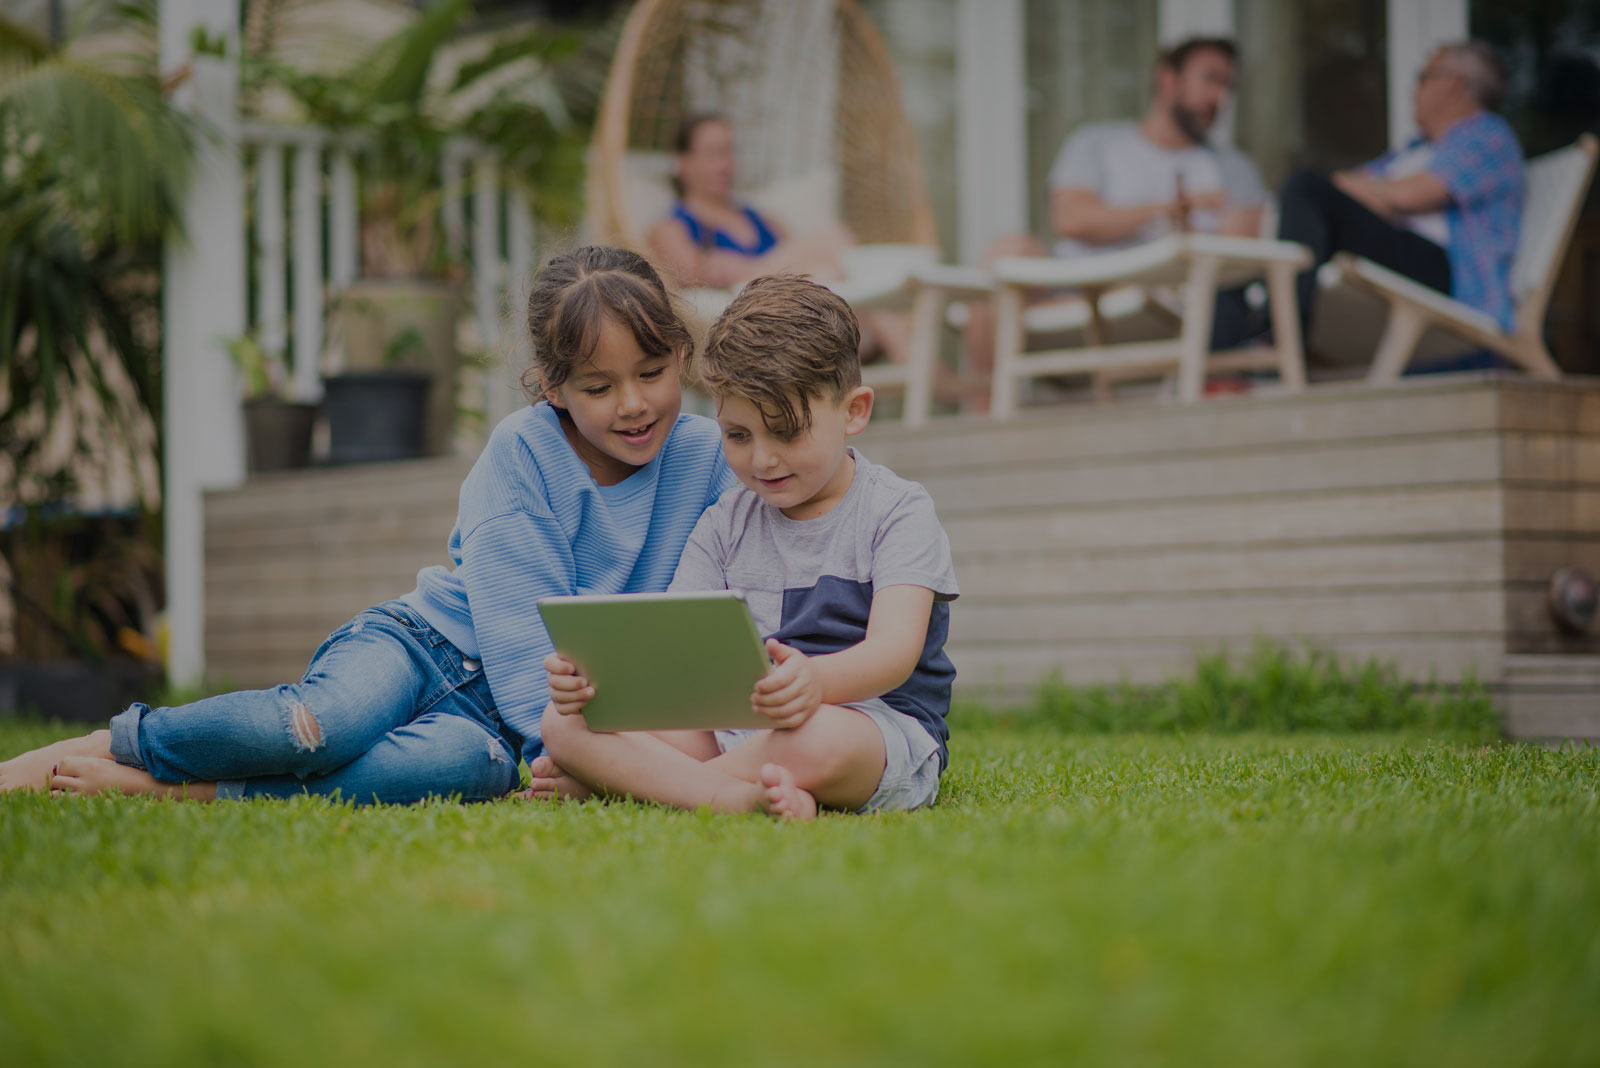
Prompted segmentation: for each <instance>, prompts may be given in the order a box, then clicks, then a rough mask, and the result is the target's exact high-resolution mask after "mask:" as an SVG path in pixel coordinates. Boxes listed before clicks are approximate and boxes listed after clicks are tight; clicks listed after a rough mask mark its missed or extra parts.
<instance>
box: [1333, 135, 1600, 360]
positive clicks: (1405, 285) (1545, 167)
mask: <svg viewBox="0 0 1600 1068" xmlns="http://www.w3.org/2000/svg"><path fill="white" fill-rule="evenodd" d="M1597 155H1600V143H1597V142H1596V140H1595V137H1594V135H1592V134H1584V135H1583V136H1582V137H1580V138H1578V140H1577V143H1575V144H1573V145H1569V146H1568V147H1566V148H1563V149H1558V150H1557V151H1555V152H1549V153H1546V154H1545V155H1543V156H1540V157H1539V158H1538V159H1536V160H1533V161H1531V162H1530V163H1529V164H1528V171H1527V179H1528V198H1527V202H1526V206H1525V207H1524V208H1523V212H1522V232H1521V234H1520V236H1519V238H1518V240H1517V253H1516V259H1515V260H1514V261H1513V264H1512V268H1511V295H1512V299H1513V300H1514V301H1515V303H1516V325H1515V326H1514V328H1513V329H1512V330H1511V331H1510V332H1507V331H1505V330H1503V329H1502V328H1501V327H1500V324H1499V323H1497V322H1496V321H1495V320H1494V319H1493V318H1491V317H1490V316H1488V315H1486V314H1485V313H1483V312H1481V311H1479V310H1478V309H1476V308H1472V307H1469V306H1467V305H1465V304H1462V303H1461V302H1460V301H1457V300H1452V299H1451V298H1449V297H1447V296H1445V295H1444V294H1442V293H1439V292H1437V291H1436V290H1432V289H1429V288H1428V287H1427V286H1424V285H1421V284H1419V283H1417V282H1414V281H1412V280H1411V279H1409V278H1407V277H1405V276H1404V275H1401V274H1398V273H1396V272H1394V271H1391V270H1388V269H1387V268H1384V267H1380V266H1378V265H1377V264H1376V263H1373V262H1372V261H1371V260H1367V259H1362V258H1361V257H1358V256H1352V255H1349V254H1344V253H1342V254H1340V255H1339V256H1336V257H1335V258H1334V261H1335V263H1336V264H1337V266H1338V268H1339V273H1340V275H1341V276H1342V278H1343V280H1344V281H1346V282H1348V283H1350V284H1351V285H1353V286H1356V287H1358V288H1360V289H1364V290H1366V291H1367V292H1369V293H1372V294H1374V295H1376V296H1377V297H1379V298H1381V299H1383V300H1385V301H1387V302H1388V304H1389V320H1388V326H1387V327H1386V328H1385V329H1384V332H1383V337H1382V339H1381V340H1380V341H1379V342H1378V349H1377V354H1376V355H1375V356H1374V357H1373V360H1372V368H1371V370H1370V371H1369V372H1368V374H1367V381H1369V382H1371V383H1373V384H1375V385H1377V384H1381V383H1386V382H1393V381H1394V380H1395V379H1397V378H1399V377H1400V374H1401V372H1403V371H1404V370H1405V368H1406V364H1408V363H1410V362H1411V358H1412V356H1413V355H1414V354H1415V352H1416V351H1417V345H1418V343H1419V342H1420V341H1421V340H1422V337H1423V335H1424V334H1425V333H1427V332H1428V330H1429V329H1430V328H1433V329H1437V330H1440V331H1443V332H1445V333H1448V334H1452V335H1454V336H1456V337H1458V338H1461V339H1462V340H1464V341H1467V342H1469V343H1471V344H1473V345H1477V346H1481V347H1482V348H1485V349H1488V350H1490V351H1491V352H1495V353H1498V354H1499V355H1501V356H1504V357H1505V358H1507V359H1509V360H1511V361H1513V362H1514V363H1516V364H1518V365H1519V366H1520V367H1522V368H1523V369H1524V370H1526V371H1527V372H1528V373H1529V374H1531V375H1533V376H1535V377H1536V378H1559V377H1560V376H1561V370H1560V368H1558V367H1557V366H1556V363H1555V361H1554V360H1553V359H1551V358H1550V351H1549V350H1548V349H1547V348H1545V344H1544V336H1543V330H1544V312H1545V307H1546V305H1548V304H1549V303H1550V291H1551V290H1552V289H1553V288H1554V287H1555V280H1556V272H1557V271H1558V270H1559V269H1560V267H1561V260H1562V257H1563V256H1564V255H1565V254H1566V250H1567V244H1568V242H1570V241H1571V240H1572V231H1573V227H1574V226H1576V224H1577V221H1578V213H1579V211H1580V210H1581V209H1582V207H1583V200H1584V194H1585V193H1587V191H1588V189H1589V179H1590V177H1591V175H1592V174H1593V173H1594V167H1595V160H1596V157H1597Z"/></svg>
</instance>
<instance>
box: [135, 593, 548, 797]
mask: <svg viewBox="0 0 1600 1068" xmlns="http://www.w3.org/2000/svg"><path fill="white" fill-rule="evenodd" d="M521 748H522V739H521V738H520V737H518V736H517V734H516V733H515V732H514V731H512V730H511V729H510V728H508V727H507V726H506V725H505V723H504V722H503V721H502V720H501V719H500V715H499V713H498V712H496V711H495V705H494V697H493V696H492V695H491V694H490V693H489V683H488V681H487V680H486V679H485V678H484V674H483V667H482V666H481V665H480V664H479V663H478V662H477V661H475V660H470V659H467V658H466V657H464V656H463V655H462V653H461V651H460V650H459V649H457V648H456V647H455V646H454V645H452V644H451V643H450V642H449V641H448V640H447V639H446V638H445V637H444V635H442V634H440V633H439V632H438V631H437V630H434V629H433V627H431V626H430V625H429V624H428V623H427V622H426V621H425V620H423V618H422V617H421V616H419V615H418V614H417V613H416V611H415V610H414V609H412V608H411V607H410V606H408V605H406V604H404V603H402V602H400V601H386V602H384V603H383V604H381V605H378V606H377V607H376V608H369V609H367V610H366V611H365V612H362V613H361V614H360V615H358V616H356V617H355V618H354V619H352V620H351V621H350V622H348V623H346V624H345V625H344V626H342V627H340V628H339V629H338V630H336V631H334V632H333V633H332V634H330V635H328V639H327V641H325V642H323V643H322V647H321V648H320V649H318V650H317V651H316V654H315V655H313V656H312V658H311V666H310V667H308V668H307V669H306V674H305V678H303V679H302V680H301V681H300V682H298V683H295V684H293V685H285V686H276V687H274V688H272V689H270V690H243V691H240V692H238V693H228V694H222V695H221V696H218V697H209V698H207V699H205V700H204V701H196V702H194V703H193V704H188V705H180V706H178V707H176V708H151V707H150V706H149V705H145V704H135V705H133V706H131V707H129V708H128V709H127V711H125V712H123V713H121V714H120V715H118V716H116V717H115V718H114V719H112V721H111V755H112V756H113V757H114V758H115V759H116V760H117V762H118V763H121V764H128V765H131V766H133V767H136V768H143V769H144V770H146V771H148V772H149V773H150V774H151V775H152V776H153V777H155V778H156V779H158V780H160V781H162V782H215V783H216V784H217V797H218V798H223V797H231V798H245V797H286V796H290V795H293V794H302V793H308V794H335V793H336V794H338V795H340V796H341V797H343V798H344V799H346V800H350V801H355V802H356V803H358V804H369V803H409V802H413V801H420V800H422V799H423V798H425V797H447V796H457V797H460V798H462V799H463V800H469V801H478V800H487V799H489V798H494V797H499V796H501V795H502V794H505V793H506V792H507V791H509V790H511V789H512V788H513V787H515V786H516V785H517V778H518V773H517V757H516V754H517V753H518V752H520V751H521Z"/></svg>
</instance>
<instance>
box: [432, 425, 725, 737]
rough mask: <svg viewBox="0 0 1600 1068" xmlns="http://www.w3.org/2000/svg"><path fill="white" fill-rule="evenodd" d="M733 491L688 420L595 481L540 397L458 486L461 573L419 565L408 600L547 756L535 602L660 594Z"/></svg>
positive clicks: (453, 552)
mask: <svg viewBox="0 0 1600 1068" xmlns="http://www.w3.org/2000/svg"><path fill="white" fill-rule="evenodd" d="M734 482H735V479H734V476H733V472H731V471H730V470H728V465H727V462H726V461H725V460H724V459H723V457H722V449H721V435H720V433H719V431H718V429H717V424H716V423H713V422H712V421H711V420H709V419H706V418H703V417H701V416H697V415H680V416H679V417H678V422H677V423H676V425H674V426H673V428H672V432H671V433H670V434H669V435H668V436H667V441H666V444H665V445H663V446H662V448H661V452H660V453H658V454H657V455H656V458H655V459H654V460H652V461H650V463H648V464H646V465H645V466H644V467H641V468H640V469H639V470H638V471H635V472H634V473H633V474H632V475H629V476H628V477H627V478H626V479H625V480H623V481H622V482H619V483H618V484H617V485H615V486H597V485H596V484H595V481H594V478H593V477H592V476H591V475H590V474H589V468H588V466H587V465H585V464H584V462H583V461H582V460H581V459H579V458H578V455H577V454H576V453H574V452H573V451H572V446H571V445H570V444H569V443H568V441H567V438H566V435H565V434H563V433H562V430H561V422H560V418H559V416H557V414H556V411H555V409H554V408H552V407H551V406H550V405H549V404H548V403H545V402H542V401H541V402H540V403H538V404H534V405H531V406H529V407H527V408H524V409H522V410H521V411H518V412H515V413H513V414H512V415H510V416H507V417H506V418H505V419H504V420H503V421H502V422H501V423H500V425H499V426H497V427H495V430H494V433H493V434H492V435H491V436H490V438H489V443H488V445H486V446H485V447H484V450H483V454H482V455H481V456H479V457H478V462H477V463H475V464H473V465H472V470H471V472H469V473H468V475H467V477H466V480H465V481H464V482H462V483H461V503H460V511H459V513H458V515H457V517H456V526H455V529H454V530H453V531H451V532H450V558H451V560H453V561H454V562H455V568H454V569H453V570H452V569H451V568H448V567H444V566H436V567H428V568H424V569H423V570H422V571H420V572H419V573H418V574H417V588H416V589H415V590H413V591H412V592H410V593H408V594H407V595H406V596H405V598H404V600H405V602H406V603H407V604H409V605H410V606H411V607H412V608H414V609H416V610H417V611H418V612H420V613H422V615H423V616H424V617H426V619H427V620H428V622H429V623H431V624H433V626H434V627H435V628H437V629H438V630H439V632H440V633H442V634H443V635H444V636H445V637H446V638H448V639H450V641H451V642H452V643H453V644H454V645H455V646H456V647H457V648H458V649H460V650H461V651H462V652H463V653H465V654H466V655H467V656H469V657H472V658H474V659H477V660H480V661H482V663H483V670H484V672H485V673H486V674H487V676H488V679H489V689H490V690H491V691H492V692H493V693H494V699H495V704H496V706H497V707H498V709H499V711H500V715H501V716H502V717H504V719H505V721H506V723H507V725H508V726H510V727H511V729H512V730H514V731H516V732H517V733H518V734H520V735H522V736H523V738H524V739H526V742H525V744H524V746H523V755H524V756H525V757H526V758H527V759H529V760H532V759H533V758H534V757H536V756H538V755H539V754H540V753H542V752H543V751H544V743H543V741H542V738H541V732H540V729H539V720H540V718H541V717H542V716H543V714H544V706H545V704H546V702H547V701H548V694H547V691H546V683H545V672H544V658H545V656H546V655H547V654H549V653H550V652H551V645H550V638H549V636H548V635H547V634H546V633H545V629H544V624H543V623H541V622H540V620H539V612H538V609H537V608H536V607H535V606H536V604H537V602H538V600H539V598H541V597H549V596H552V595H556V594H573V593H652V592H656V591H659V590H664V589H666V588H667V584H668V583H669V582H671V581H672V573H673V570H674V569H675V568H676V567H677V566H678V557H679V556H681V555H682V554H683V546H684V542H686V541H687V540H688V538H689V532H690V531H692V530H693V529H694V525H695V523H696V522H697V521H698V520H699V518H700V513H701V512H703V511H705V510H706V508H707V507H708V506H709V505H711V504H712V502H714V501H715V500H716V499H717V498H718V497H719V496H720V495H721V494H722V491H723V490H725V489H727V488H728V487H729V486H731V485H733V484H734Z"/></svg>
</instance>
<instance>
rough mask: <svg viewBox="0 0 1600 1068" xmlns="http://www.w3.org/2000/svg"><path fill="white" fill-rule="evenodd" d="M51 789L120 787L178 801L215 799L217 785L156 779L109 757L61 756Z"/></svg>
mask: <svg viewBox="0 0 1600 1068" xmlns="http://www.w3.org/2000/svg"><path fill="white" fill-rule="evenodd" d="M50 789H51V791H52V792H55V791H60V792H61V793H64V794H101V793H105V792H106V791H107V790H121V791H122V792H123V793H125V794H149V795H150V796H152V797H170V798H173V799H175V800H187V801H213V800H215V799H216V796H217V786H216V784H215V783H209V782H157V781H156V780H155V779H153V778H151V777H150V773H149V772H148V771H142V770H140V769H139V768H130V767H129V766H128V765H126V764H118V763H117V762H116V761H115V760H112V759H111V758H110V757H81V756H68V757H62V758H61V762H60V764H59V766H58V767H57V769H56V773H55V774H54V775H52V776H51V777H50Z"/></svg>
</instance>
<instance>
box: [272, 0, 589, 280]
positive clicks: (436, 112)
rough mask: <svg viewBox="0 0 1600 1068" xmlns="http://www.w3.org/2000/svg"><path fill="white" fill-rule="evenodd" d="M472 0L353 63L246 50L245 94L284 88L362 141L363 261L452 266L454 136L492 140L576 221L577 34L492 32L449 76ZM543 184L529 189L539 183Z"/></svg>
mask: <svg viewBox="0 0 1600 1068" xmlns="http://www.w3.org/2000/svg"><path fill="white" fill-rule="evenodd" d="M471 13H472V5H471V4H470V3H469V2H468V0H442V2H440V3H436V4H431V5H428V6H427V7H425V8H424V9H423V11H422V12H421V14H420V15H419V16H418V18H416V19H415V20H414V21H412V22H411V23H409V24H407V25H406V26H404V27H403V28H401V29H400V30H399V31H397V32H396V33H394V34H393V35H391V36H390V37H388V38H386V39H384V40H381V41H379V42H377V43H376V44H374V45H373V46H372V48H371V50H370V51H369V52H368V53H367V54H366V55H365V56H364V57H363V58H362V59H361V60H360V61H359V62H357V63H355V64H353V65H352V66H351V67H350V68H349V69H348V70H342V71H337V72H334V73H327V72H321V71H307V70H300V69H297V68H294V67H292V66H289V65H286V64H284V63H281V62H278V61H276V60H274V59H272V58H270V57H263V56H254V57H247V61H246V63H245V65H244V68H243V75H242V76H243V79H244V85H245V88H246V92H247V95H248V94H250V93H254V92H257V91H259V90H261V89H264V88H267V87H281V88H282V89H285V90H287V91H288V92H289V93H290V95H291V96H292V97H294V98H295V99H296V100H297V101H298V102H299V104H300V105H301V106H302V107H303V109H304V111H305V115H306V117H307V119H308V120H309V121H311V122H313V123H316V124H317V125H320V126H325V127H328V128H330V129H333V130H337V131H340V132H341V133H343V134H346V135H348V136H349V137H350V138H351V139H352V141H353V142H354V143H355V144H357V145H359V146H360V148H361V151H362V156H363V161H364V166H363V191H362V192H363V204H362V223H363V241H362V248H363V252H364V264H363V269H364V270H365V271H366V273H367V274H369V275H377V276H390V277H401V276H413V275H416V274H419V273H423V272H424V271H435V272H436V271H440V270H444V269H446V268H448V266H449V265H448V264H446V263H445V262H444V260H443V257H442V254H441V252H440V249H439V241H438V232H437V226H436V225H435V215H436V213H437V211H438V208H439V204H440V200H441V195H442V194H443V193H448V194H450V195H459V194H460V193H461V192H462V190H459V189H455V190H441V189H440V188H439V186H438V176H439V173H440V163H441V161H442V159H443V157H444V154H445V151H446V148H447V145H448V144H449V143H450V142H451V141H452V140H455V139H458V138H467V139H471V140H473V141H476V142H477V143H478V144H480V145H482V146H484V147H486V148H489V149H493V150H494V151H495V152H496V153H497V154H498V156H499V161H500V167H501V172H502V178H503V180H505V181H506V182H508V183H509V184H510V185H511V186H512V187H513V188H515V189H519V190H521V191H522V193H523V194H524V195H526V196H529V197H530V203H531V205H532V207H533V210H534V211H535V213H536V214H537V215H538V216H539V217H540V218H542V219H544V220H545V221H547V222H551V223H554V224H558V225H569V224H571V223H572V222H574V221H575V220H576V218H577V215H578V213H579V211H580V210H581V190H582V177H583V151H584V146H585V144H586V143H587V138H588V128H587V127H588V119H589V117H590V115H591V114H592V110H593V104H594V95H593V93H592V91H591V90H590V89H589V87H588V81H587V73H586V72H587V70H588V69H589V68H591V67H592V66H593V65H594V57H593V55H592V54H590V53H589V52H588V51H587V50H586V48H585V46H584V42H583V38H582V36H581V35H580V34H578V33H575V32H566V33H563V32H557V31H554V30H551V29H549V28H548V27H545V26H543V25H538V24H535V25H533V26H531V27H530V28H528V29H525V30H522V31H520V32H517V33H515V34H513V35H511V36H507V37H503V38H499V39H497V40H496V41H495V42H494V43H493V44H492V45H491V46H490V47H488V49H487V50H486V51H485V52H484V53H483V54H481V55H479V56H478V57H476V58H474V59H472V60H470V61H468V62H465V63H463V64H462V65H461V66H460V68H459V69H458V70H457V71H456V72H455V74H454V77H453V78H450V79H448V80H446V81H445V82H443V83H441V82H440V80H439V78H438V77H437V76H436V74H437V69H438V67H439V62H440V55H441V52H442V51H443V50H444V49H445V48H446V47H447V46H449V45H450V44H452V43H453V42H455V41H456V40H457V39H458V37H459V35H460V33H461V31H462V29H463V27H464V25H465V24H466V22H467V20H468V19H469V17H470V16H471ZM535 193H536V194H537V195H534V194H535Z"/></svg>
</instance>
